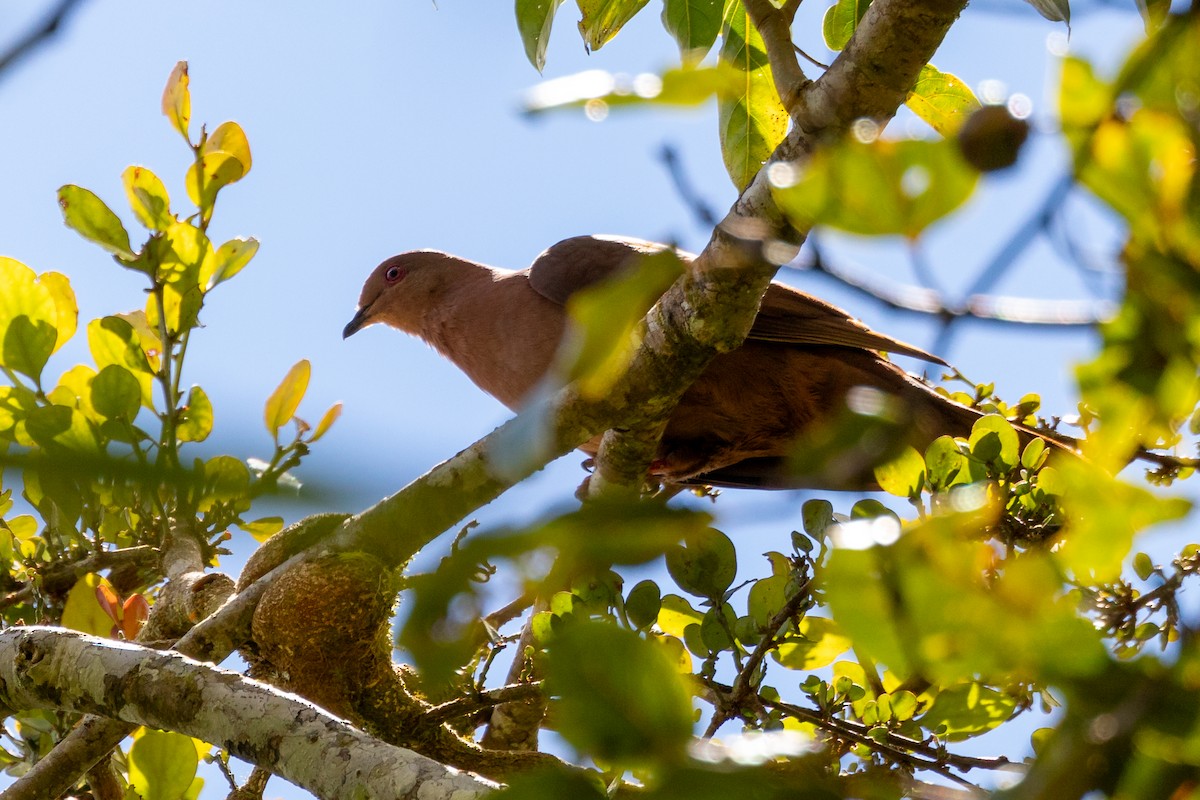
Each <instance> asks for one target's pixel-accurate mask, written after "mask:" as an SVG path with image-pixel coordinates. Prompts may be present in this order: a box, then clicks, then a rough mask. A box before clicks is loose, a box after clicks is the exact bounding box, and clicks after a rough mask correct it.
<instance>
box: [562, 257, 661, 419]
mask: <svg viewBox="0 0 1200 800" xmlns="http://www.w3.org/2000/svg"><path fill="white" fill-rule="evenodd" d="M682 271H683V265H682V263H681V262H680V260H679V257H678V256H676V255H675V253H674V251H672V250H664V251H662V252H660V253H654V254H652V255H647V256H642V257H641V258H638V259H636V260H635V261H634V262H632V264H631V266H630V267H629V268H628V269H626V270H622V271H621V272H620V273H619V274H617V275H614V276H613V277H611V278H609V279H607V280H604V281H601V282H599V283H597V284H595V285H593V286H590V287H588V288H587V289H585V290H583V291H581V292H578V293H576V294H574V295H572V296H571V297H570V299H569V300H568V301H567V313H568V314H569V315H570V317H571V321H572V322H573V323H574V325H573V327H572V328H571V333H570V334H569V336H568V338H567V340H566V343H565V345H564V347H563V348H562V350H561V352H560V355H559V359H560V362H565V363H566V367H565V371H566V378H567V380H568V381H577V382H578V386H579V391H580V392H581V393H582V394H583V395H584V396H586V397H601V396H603V395H604V394H606V393H607V392H608V390H609V389H610V388H612V385H613V383H614V382H615V381H616V380H617V379H618V378H620V376H621V375H622V374H623V373H624V371H625V368H626V367H627V366H628V365H629V361H630V359H631V358H632V357H633V353H634V351H635V350H636V349H637V346H638V344H639V343H640V333H641V323H642V319H643V317H645V316H646V312H647V311H649V310H650V307H651V306H652V305H654V302H655V301H656V300H658V298H659V297H661V296H662V293H663V292H664V291H666V290H667V288H668V287H669V286H670V285H671V284H672V283H674V281H675V279H676V278H677V277H678V276H679V275H680V274H681V273H682Z"/></svg>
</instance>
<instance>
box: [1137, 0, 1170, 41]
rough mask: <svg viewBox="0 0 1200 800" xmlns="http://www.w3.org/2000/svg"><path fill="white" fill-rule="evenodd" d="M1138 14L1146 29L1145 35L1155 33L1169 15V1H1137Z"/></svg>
mask: <svg viewBox="0 0 1200 800" xmlns="http://www.w3.org/2000/svg"><path fill="white" fill-rule="evenodd" d="M1137 7H1138V13H1140V14H1141V15H1142V23H1143V24H1144V25H1145V27H1146V35H1147V36H1149V35H1150V34H1152V33H1154V32H1155V31H1157V30H1158V29H1159V28H1161V27H1162V26H1163V23H1164V22H1166V21H1167V15H1168V14H1170V13H1171V0H1137Z"/></svg>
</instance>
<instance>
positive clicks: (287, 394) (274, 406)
mask: <svg viewBox="0 0 1200 800" xmlns="http://www.w3.org/2000/svg"><path fill="white" fill-rule="evenodd" d="M311 374H312V365H311V364H309V362H308V360H307V359H301V360H300V361H297V362H296V364H295V366H293V367H292V368H291V369H290V370H288V374H287V375H285V376H284V377H283V380H282V381H281V382H280V384H279V386H278V387H276V389H275V391H274V392H272V393H271V396H270V397H269V398H267V405H266V408H265V410H264V413H263V418H264V420H265V421H266V423H267V430H268V431H270V432H271V435H272V436H275V437H277V438H278V436H279V429H280V428H282V427H283V426H284V425H286V424H287V423H288V420H290V419H291V418H292V417H294V416H296V409H297V408H299V407H300V401H301V400H302V399H304V393H305V392H306V391H308V379H309V376H310V375H311Z"/></svg>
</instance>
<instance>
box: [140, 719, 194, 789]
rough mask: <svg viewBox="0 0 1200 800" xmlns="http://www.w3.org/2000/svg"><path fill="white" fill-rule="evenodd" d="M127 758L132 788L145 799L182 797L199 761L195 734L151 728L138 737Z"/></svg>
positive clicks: (190, 784) (189, 786)
mask: <svg viewBox="0 0 1200 800" xmlns="http://www.w3.org/2000/svg"><path fill="white" fill-rule="evenodd" d="M127 758H128V760H129V785H130V788H131V789H133V790H135V791H136V792H137V793H138V794H139V795H141V797H142V800H181V798H183V797H184V795H185V794H186V793H187V791H188V790H189V789H190V788H191V786H192V781H193V780H194V779H195V777H196V767H197V765H198V764H199V757H198V756H197V755H196V746H195V745H194V744H193V743H192V739H191V737H189V736H184V735H183V734H181V733H174V732H169V731H155V730H149V729H143V730H142V733H141V735H140V736H138V737H137V738H136V739H134V742H133V745H132V746H131V747H130V748H129V754H128V756H127Z"/></svg>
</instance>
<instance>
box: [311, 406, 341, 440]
mask: <svg viewBox="0 0 1200 800" xmlns="http://www.w3.org/2000/svg"><path fill="white" fill-rule="evenodd" d="M341 415H342V404H341V403H334V404H333V405H331V406H330V407H329V410H328V411H326V412H325V414H324V415H323V416H322V417H321V421H320V422H318V423H317V427H316V428H315V429H314V430H313V432H312V435H311V436H309V437H308V441H309V442H310V443H312V442H315V441H317V439H320V438H321V437H322V436H324V435H325V434H326V433H328V432H329V428H330V427H331V426H332V425H333V423H335V422H337V419H338V417H340V416H341Z"/></svg>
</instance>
